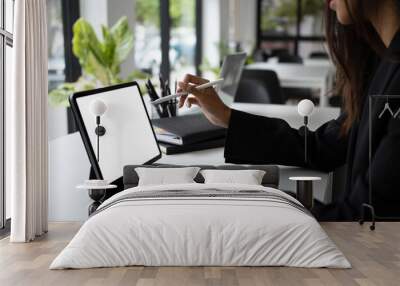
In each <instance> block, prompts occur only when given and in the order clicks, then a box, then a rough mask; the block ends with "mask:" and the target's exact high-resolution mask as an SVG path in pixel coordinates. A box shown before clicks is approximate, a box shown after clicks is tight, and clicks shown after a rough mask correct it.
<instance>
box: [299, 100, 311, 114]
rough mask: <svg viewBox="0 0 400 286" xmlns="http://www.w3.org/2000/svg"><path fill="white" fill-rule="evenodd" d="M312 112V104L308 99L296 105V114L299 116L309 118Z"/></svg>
mask: <svg viewBox="0 0 400 286" xmlns="http://www.w3.org/2000/svg"><path fill="white" fill-rule="evenodd" d="M313 110H314V103H313V102H312V101H311V100H309V99H303V100H302V101H300V102H299V104H298V105H297V112H298V113H299V114H300V115H301V116H310V115H311V113H312V112H313Z"/></svg>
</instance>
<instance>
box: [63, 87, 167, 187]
mask: <svg viewBox="0 0 400 286" xmlns="http://www.w3.org/2000/svg"><path fill="white" fill-rule="evenodd" d="M98 100H100V101H101V102H103V103H104V104H105V107H106V111H105V113H104V114H103V115H102V116H101V117H100V125H101V126H103V127H104V130H105V133H104V135H103V136H99V138H98V137H97V135H96V127H97V122H96V114H95V113H93V103H94V102H98ZM70 104H71V108H72V111H73V114H74V117H75V120H76V122H77V125H78V129H79V132H80V134H81V137H82V141H83V144H84V146H85V148H86V152H87V154H88V157H89V161H90V163H91V165H92V168H93V172H94V175H95V176H96V178H98V179H104V180H109V181H111V182H113V181H115V180H117V179H119V178H121V177H122V174H123V168H124V166H126V165H132V164H139V165H140V164H151V163H153V162H155V161H156V160H158V159H159V158H161V151H160V148H159V146H158V143H157V140H156V137H155V133H154V130H153V127H152V124H151V122H150V117H149V114H148V112H147V110H146V107H145V104H144V101H143V97H142V94H141V91H140V88H139V85H138V84H137V83H136V82H131V83H124V84H119V85H114V86H110V87H105V88H99V89H94V90H88V91H83V92H77V93H74V94H73V95H71V97H70ZM98 139H99V140H98ZM97 140H98V143H99V145H98V146H99V158H97ZM98 159H99V160H98Z"/></svg>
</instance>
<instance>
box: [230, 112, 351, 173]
mask: <svg viewBox="0 0 400 286" xmlns="http://www.w3.org/2000/svg"><path fill="white" fill-rule="evenodd" d="M344 119H345V115H341V116H340V117H339V118H338V119H336V120H332V121H329V122H327V123H325V124H324V125H322V126H321V127H319V128H318V129H317V130H316V131H313V132H312V131H309V132H308V136H307V140H308V143H307V150H308V163H307V164H306V163H305V160H304V127H302V128H300V129H294V128H292V127H290V126H289V124H288V123H287V122H286V121H284V120H282V119H277V118H269V117H263V116H258V115H253V114H249V113H245V112H241V111H237V110H232V114H231V119H230V122H229V127H228V131H227V138H226V142H225V160H226V162H227V163H239V164H278V165H287V166H300V167H308V168H312V169H317V170H321V171H325V172H329V171H332V170H334V169H336V168H337V167H339V166H342V165H344V164H345V161H346V153H347V142H348V136H347V135H343V136H342V135H341V134H340V127H341V125H342V122H343V121H344Z"/></svg>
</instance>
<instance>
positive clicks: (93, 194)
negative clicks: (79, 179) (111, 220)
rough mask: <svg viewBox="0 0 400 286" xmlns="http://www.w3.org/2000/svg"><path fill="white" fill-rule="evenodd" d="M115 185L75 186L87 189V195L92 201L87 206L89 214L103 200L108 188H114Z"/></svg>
mask: <svg viewBox="0 0 400 286" xmlns="http://www.w3.org/2000/svg"><path fill="white" fill-rule="evenodd" d="M116 187H117V186H116V185H106V186H88V185H79V186H77V187H76V188H77V189H80V190H88V192H89V197H90V198H91V199H92V200H93V201H94V202H93V203H92V204H90V205H89V207H88V214H89V216H90V215H91V214H92V213H94V212H95V211H96V210H97V208H98V207H99V206H100V205H101V203H102V202H103V199H104V197H105V196H106V192H107V190H108V189H115V188H116Z"/></svg>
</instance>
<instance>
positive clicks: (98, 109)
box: [90, 99, 107, 161]
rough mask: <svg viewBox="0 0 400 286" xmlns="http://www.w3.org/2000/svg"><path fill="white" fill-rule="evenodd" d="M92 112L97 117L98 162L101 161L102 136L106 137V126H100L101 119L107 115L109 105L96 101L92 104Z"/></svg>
mask: <svg viewBox="0 0 400 286" xmlns="http://www.w3.org/2000/svg"><path fill="white" fill-rule="evenodd" d="M90 111H91V113H92V114H93V115H94V116H96V124H97V127H96V129H95V130H94V132H95V133H96V135H97V161H100V136H104V134H106V129H105V128H104V126H101V125H100V124H101V120H100V118H101V116H103V115H104V113H106V111H107V105H106V104H105V103H104V101H102V100H100V99H95V100H93V101H92V102H91V104H90Z"/></svg>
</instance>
